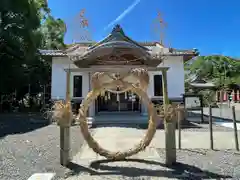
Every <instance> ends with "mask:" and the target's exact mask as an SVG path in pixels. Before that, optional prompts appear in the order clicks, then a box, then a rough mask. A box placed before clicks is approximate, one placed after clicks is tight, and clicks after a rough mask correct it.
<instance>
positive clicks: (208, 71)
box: [185, 56, 240, 89]
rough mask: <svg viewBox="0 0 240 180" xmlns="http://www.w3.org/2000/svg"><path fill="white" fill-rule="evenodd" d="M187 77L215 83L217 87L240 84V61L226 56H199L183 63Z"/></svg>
mask: <svg viewBox="0 0 240 180" xmlns="http://www.w3.org/2000/svg"><path fill="white" fill-rule="evenodd" d="M185 70H186V71H187V72H188V74H187V76H188V77H193V76H195V77H199V78H200V79H203V80H207V81H211V82H213V83H215V85H216V86H217V87H218V88H220V89H221V88H226V87H229V86H231V85H232V84H238V85H239V84H240V61H239V60H236V59H234V58H231V57H227V56H199V57H197V58H196V59H195V60H194V61H193V62H191V63H186V64H185Z"/></svg>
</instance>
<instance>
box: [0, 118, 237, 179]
mask: <svg viewBox="0 0 240 180" xmlns="http://www.w3.org/2000/svg"><path fill="white" fill-rule="evenodd" d="M138 128H139V127H138ZM140 128H143V129H144V128H146V127H140ZM183 130H184V131H208V125H198V124H193V126H189V127H188V128H184V129H183ZM213 130H214V131H232V129H230V128H225V127H221V126H214V127H213ZM83 142H84V141H83V138H82V136H81V133H80V129H79V127H78V126H73V127H72V128H71V148H72V155H75V154H76V153H77V152H78V151H79V150H80V147H81V145H82V143H83ZM158 152H159V154H160V157H161V156H163V157H164V150H161V149H160V150H158ZM163 157H162V158H163ZM178 161H179V162H181V163H182V164H180V165H179V166H178V167H177V168H175V169H174V171H176V173H179V172H178V170H176V169H179V168H180V169H181V168H182V169H183V167H184V168H185V169H186V168H190V169H193V170H195V171H196V170H198V171H200V169H199V168H201V169H203V170H209V171H211V172H213V173H220V174H225V175H230V176H233V175H234V173H235V174H236V173H238V174H239V175H238V176H239V178H240V155H239V154H234V153H233V152H231V151H214V152H213V151H206V150H198V152H195V150H194V151H187V150H182V151H179V152H178ZM161 162H164V161H161ZM237 163H238V164H237ZM186 164H188V165H186ZM192 165H194V166H195V168H194V167H192ZM238 166H239V167H238ZM70 169H71V170H69V169H67V168H64V167H62V166H61V165H60V163H59V128H58V127H57V126H56V125H47V124H44V123H42V124H32V123H30V122H29V116H22V115H20V116H13V117H9V116H1V115H0V179H1V180H26V179H28V178H29V177H30V176H31V175H32V174H34V173H43V172H54V173H56V176H55V177H54V180H59V179H64V176H65V175H67V174H69V173H71V172H72V170H73V169H72V168H70ZM150 169H151V167H150ZM118 171H119V172H122V171H123V172H122V173H123V175H122V176H124V173H125V171H127V172H128V171H130V172H131V173H133V174H134V173H137V172H139V169H137V168H135V169H134V167H133V168H132V169H127V168H124V167H122V169H121V168H120V169H118ZM141 171H143V169H141ZM195 171H194V172H195ZM146 172H148V170H146ZM180 172H181V173H182V171H180ZM150 173H153V174H151V177H152V176H154V172H151V171H150ZM187 173H188V172H187ZM140 174H141V173H140ZM155 174H156V172H155ZM167 174H168V173H167ZM185 174H186V172H185ZM190 174H191V173H190ZM212 176H214V175H212ZM234 176H235V175H234ZM146 177H147V176H146ZM107 179H108V177H107ZM131 179H133V178H132V177H131ZM134 179H135V178H134ZM136 179H139V178H136ZM140 179H141V178H140ZM147 179H148V178H147ZM150 179H152V178H150ZM195 179H196V178H195Z"/></svg>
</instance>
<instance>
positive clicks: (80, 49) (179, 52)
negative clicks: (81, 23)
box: [39, 42, 198, 56]
mask: <svg viewBox="0 0 240 180" xmlns="http://www.w3.org/2000/svg"><path fill="white" fill-rule="evenodd" d="M139 44H140V45H144V47H146V48H148V49H149V50H150V51H152V50H153V48H154V47H156V43H155V42H144V43H139ZM89 46H90V43H84V44H80V43H79V44H73V45H71V46H69V48H68V49H67V50H66V51H71V50H76V49H78V52H81V53H84V52H85V51H86V50H87V48H88V47H89ZM164 49H165V53H164V55H166V56H168V55H169V56H178V55H198V52H197V50H195V49H193V50H180V49H173V48H164ZM39 51H40V53H41V54H42V55H44V56H66V55H67V54H66V51H62V50H39Z"/></svg>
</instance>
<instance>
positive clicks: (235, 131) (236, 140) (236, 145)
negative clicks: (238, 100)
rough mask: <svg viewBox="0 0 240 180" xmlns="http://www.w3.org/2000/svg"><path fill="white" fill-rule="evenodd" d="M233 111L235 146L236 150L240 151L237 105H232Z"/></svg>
mask: <svg viewBox="0 0 240 180" xmlns="http://www.w3.org/2000/svg"><path fill="white" fill-rule="evenodd" d="M232 113H233V128H234V139H235V147H236V150H237V151H239V144H238V133H237V131H238V129H237V121H236V112H235V106H232Z"/></svg>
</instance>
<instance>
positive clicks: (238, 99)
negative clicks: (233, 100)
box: [237, 90, 240, 101]
mask: <svg viewBox="0 0 240 180" xmlns="http://www.w3.org/2000/svg"><path fill="white" fill-rule="evenodd" d="M239 95H240V94H239V90H238V91H237V101H240V96H239Z"/></svg>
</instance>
